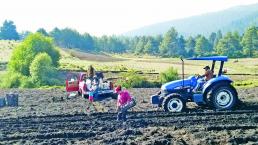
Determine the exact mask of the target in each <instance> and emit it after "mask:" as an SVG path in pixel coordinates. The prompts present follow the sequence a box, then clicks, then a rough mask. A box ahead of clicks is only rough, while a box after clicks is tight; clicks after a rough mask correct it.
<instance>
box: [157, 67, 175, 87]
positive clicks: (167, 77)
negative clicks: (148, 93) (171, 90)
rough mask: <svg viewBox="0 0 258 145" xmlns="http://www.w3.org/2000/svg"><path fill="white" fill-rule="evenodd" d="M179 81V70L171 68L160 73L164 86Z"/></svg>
mask: <svg viewBox="0 0 258 145" xmlns="http://www.w3.org/2000/svg"><path fill="white" fill-rule="evenodd" d="M177 79H179V77H178V73H177V70H176V69H174V68H173V67H170V68H169V69H167V70H166V71H164V72H161V73H160V81H161V83H162V84H164V83H167V82H170V81H174V80H177Z"/></svg>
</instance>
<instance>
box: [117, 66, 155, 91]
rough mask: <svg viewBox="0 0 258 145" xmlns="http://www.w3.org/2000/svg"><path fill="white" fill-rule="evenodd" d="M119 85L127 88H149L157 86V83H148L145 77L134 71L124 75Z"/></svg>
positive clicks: (118, 82)
mask: <svg viewBox="0 0 258 145" xmlns="http://www.w3.org/2000/svg"><path fill="white" fill-rule="evenodd" d="M117 84H118V85H122V86H123V87H125V88H149V87H154V86H155V83H152V82H148V81H147V80H146V78H145V77H142V76H141V75H139V74H138V73H137V72H136V71H134V70H131V71H129V72H126V73H123V74H122V75H121V79H119V80H118V81H117Z"/></svg>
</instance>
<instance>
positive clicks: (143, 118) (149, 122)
mask: <svg viewBox="0 0 258 145" xmlns="http://www.w3.org/2000/svg"><path fill="white" fill-rule="evenodd" d="M115 119H116V114H115V113H94V114H92V115H89V116H88V115H85V114H75V115H66V116H65V115H53V116H39V117H37V116H30V117H22V118H10V119H0V132H1V134H2V136H0V141H17V140H48V139H52V138H57V139H61V138H65V139H66V140H73V139H75V138H83V139H85V140H87V139H89V138H95V137H96V136H101V135H105V134H109V133H113V132H114V131H116V130H119V129H121V128H146V127H155V126H159V127H171V126H174V127H175V128H179V129H180V128H190V129H197V130H203V131H221V130H238V129H241V130H249V129H257V128H258V112H257V111H251V110H238V111H221V112H191V113H166V112H157V111H150V112H130V113H129V115H128V121H127V125H126V126H124V125H122V123H120V122H117V121H115Z"/></svg>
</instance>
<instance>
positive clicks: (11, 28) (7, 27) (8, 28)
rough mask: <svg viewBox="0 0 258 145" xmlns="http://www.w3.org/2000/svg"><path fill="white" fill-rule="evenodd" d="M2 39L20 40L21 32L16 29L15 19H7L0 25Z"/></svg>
mask: <svg viewBox="0 0 258 145" xmlns="http://www.w3.org/2000/svg"><path fill="white" fill-rule="evenodd" d="M0 39H4V40H18V39H19V34H18V32H17V31H16V26H15V25H14V23H13V21H7V20H5V21H4V23H3V26H2V27H0Z"/></svg>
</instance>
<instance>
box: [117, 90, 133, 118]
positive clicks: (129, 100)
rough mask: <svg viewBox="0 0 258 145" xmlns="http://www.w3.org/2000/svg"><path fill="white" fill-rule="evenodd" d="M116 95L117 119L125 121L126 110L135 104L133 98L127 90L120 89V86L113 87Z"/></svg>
mask: <svg viewBox="0 0 258 145" xmlns="http://www.w3.org/2000/svg"><path fill="white" fill-rule="evenodd" d="M115 93H117V94H118V97H117V112H118V114H117V120H118V121H120V120H122V121H126V114H127V110H129V109H131V108H132V107H134V106H135V105H136V101H135V99H134V98H133V97H132V96H131V95H130V94H129V92H128V91H127V90H122V88H121V86H117V87H116V88H115Z"/></svg>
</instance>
